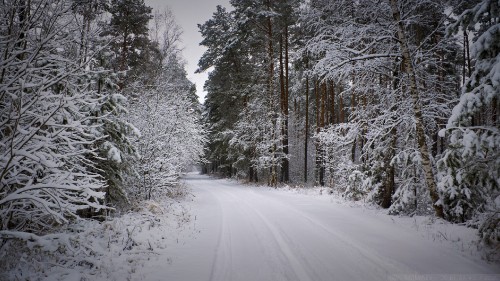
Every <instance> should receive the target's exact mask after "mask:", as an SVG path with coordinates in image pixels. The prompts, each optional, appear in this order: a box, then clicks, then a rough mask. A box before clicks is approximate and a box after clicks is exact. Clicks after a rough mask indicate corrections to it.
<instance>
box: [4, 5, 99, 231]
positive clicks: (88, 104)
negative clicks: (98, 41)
mask: <svg viewBox="0 0 500 281" xmlns="http://www.w3.org/2000/svg"><path fill="white" fill-rule="evenodd" d="M71 8H72V6H71V5H70V3H69V2H67V1H52V0H51V1H49V0H36V1H10V2H2V3H1V4H0V11H1V12H0V13H1V18H2V21H1V22H0V33H1V35H0V36H1V37H2V40H1V41H0V52H1V53H2V59H1V60H0V72H1V77H0V139H1V142H0V221H1V223H0V229H1V230H2V231H0V233H1V234H5V235H12V232H9V230H10V231H29V232H44V231H47V230H50V229H51V228H52V227H54V226H55V225H57V224H62V223H65V222H68V220H71V219H74V218H76V217H77V216H78V213H79V212H80V211H83V210H88V209H89V208H91V210H92V211H98V210H99V209H101V208H103V205H102V204H101V202H102V199H103V198H104V192H103V191H104V189H103V188H104V187H105V182H104V181H103V179H102V177H101V176H100V175H99V174H98V172H97V171H96V165H95V163H93V162H91V161H89V157H96V151H95V150H94V149H93V147H94V144H95V142H96V141H97V140H98V137H97V136H96V135H97V134H96V130H97V125H96V121H95V120H96V117H95V116H92V115H91V114H90V112H91V111H92V109H93V108H94V107H96V106H99V105H100V104H101V102H102V101H101V100H100V99H99V97H98V96H97V95H96V93H95V92H94V91H92V90H91V87H90V85H89V83H88V79H86V76H87V75H89V73H88V71H87V70H88V61H89V60H88V59H87V58H88V57H92V56H93V53H92V52H91V51H89V52H81V51H80V48H79V47H80V46H81V44H80V43H81V41H80V37H79V36H77V35H78V34H81V28H82V26H81V25H79V24H78V23H77V22H76V21H75V17H74V16H73V14H72V12H71Z"/></svg>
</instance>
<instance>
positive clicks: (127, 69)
mask: <svg viewBox="0 0 500 281" xmlns="http://www.w3.org/2000/svg"><path fill="white" fill-rule="evenodd" d="M181 33H182V31H181V29H180V28H179V26H178V25H177V24H176V23H175V19H174V17H173V15H172V13H171V12H170V11H169V10H166V11H164V12H155V13H154V14H153V13H152V9H151V8H149V7H147V6H146V5H145V4H144V1H143V0H13V1H2V2H1V3H0V56H1V58H0V238H1V239H2V240H0V241H1V244H2V246H4V245H5V243H6V242H7V241H8V238H12V237H14V238H16V237H17V238H23V237H28V236H25V235H23V234H22V233H25V232H30V233H35V234H44V233H47V232H51V231H54V229H55V228H57V226H59V225H62V224H65V223H68V222H71V221H74V220H76V219H78V218H88V217H94V218H95V217H101V218H102V217H103V216H106V215H107V214H108V213H109V212H112V211H114V210H118V211H120V210H125V209H127V208H129V207H131V206H135V205H137V204H139V203H140V202H141V201H142V200H146V199H150V198H151V197H152V196H156V195H159V194H166V195H170V196H175V193H176V192H178V191H177V189H176V185H177V180H178V177H179V176H180V173H181V172H182V171H183V170H184V169H185V168H186V167H187V165H190V164H191V163H192V162H193V161H198V159H199V157H200V155H201V154H202V152H203V145H204V139H205V137H204V134H203V127H202V125H201V121H200V117H201V115H200V113H201V110H200V105H199V103H198V101H197V97H196V95H195V87H194V85H193V84H192V83H191V82H190V81H189V80H188V79H187V78H186V72H185V70H184V64H183V61H182V58H181V50H180V46H179V39H180V36H181ZM4 239H6V240H4Z"/></svg>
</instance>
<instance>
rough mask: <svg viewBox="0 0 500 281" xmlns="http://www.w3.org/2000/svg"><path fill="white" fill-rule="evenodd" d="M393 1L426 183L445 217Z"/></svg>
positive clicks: (406, 47)
mask: <svg viewBox="0 0 500 281" xmlns="http://www.w3.org/2000/svg"><path fill="white" fill-rule="evenodd" d="M390 1H391V9H392V16H393V18H394V20H395V21H396V23H397V24H398V39H399V44H400V48H401V52H402V55H403V60H404V62H405V64H406V67H405V69H404V70H405V72H406V73H407V74H408V76H409V78H410V95H411V98H412V102H413V115H414V117H415V127H416V134H417V143H418V148H419V151H420V155H421V157H422V168H423V170H424V174H425V183H426V185H427V188H428V189H429V194H430V197H431V202H432V205H433V207H434V211H435V213H436V216H438V217H440V218H443V217H444V212H443V206H442V205H441V204H439V205H437V204H436V203H438V202H439V194H438V192H437V185H436V180H435V178H434V172H433V171H432V163H431V160H430V155H429V149H428V147H427V143H426V140H425V130H424V124H423V117H422V109H421V107H420V103H419V94H418V88H417V80H416V77H415V71H414V70H413V65H412V61H411V57H410V50H409V49H408V42H407V38H406V35H405V31H404V26H403V22H402V21H401V15H400V13H399V8H398V1H397V0H390Z"/></svg>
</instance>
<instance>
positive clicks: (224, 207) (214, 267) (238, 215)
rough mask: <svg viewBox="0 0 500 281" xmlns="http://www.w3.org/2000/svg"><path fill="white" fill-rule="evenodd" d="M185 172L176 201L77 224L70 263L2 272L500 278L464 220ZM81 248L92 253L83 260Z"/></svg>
mask: <svg viewBox="0 0 500 281" xmlns="http://www.w3.org/2000/svg"><path fill="white" fill-rule="evenodd" d="M184 180H185V183H186V184H187V185H188V186H189V187H190V189H191V192H192V195H191V196H189V197H187V199H186V200H184V201H183V202H181V203H180V204H179V203H173V204H172V201H162V202H156V203H155V202H153V201H151V202H147V204H145V205H144V206H143V207H142V208H141V209H140V210H137V211H136V212H132V213H129V214H125V215H123V216H121V217H119V218H116V219H114V220H112V221H108V222H104V223H92V224H89V225H87V226H86V227H83V228H82V229H81V230H79V232H78V233H79V234H78V239H79V240H80V242H85V243H86V244H87V246H86V248H80V249H75V250H74V252H75V254H74V256H75V257H74V260H75V261H77V262H78V266H77V267H76V268H74V267H73V269H65V268H64V267H51V268H50V269H49V266H48V263H50V262H51V261H50V258H47V257H45V258H44V259H43V260H42V261H41V262H38V263H37V264H33V263H30V264H28V263H26V264H25V265H24V266H20V267H18V268H17V271H16V272H17V273H16V272H14V273H13V274H10V275H8V276H9V277H13V276H16V277H17V278H19V277H23V278H25V279H27V280H35V279H37V278H39V279H46V280H82V279H83V280H172V281H197V280H207V281H208V280H213V281H237V280H259V281H265V280H269V281H271V280H273V281H274V280H300V281H307V280H311V281H312V280H314V281H320V280H328V281H331V280H345V281H349V280H500V267H499V266H498V264H494V263H486V262H485V261H483V260H481V258H480V255H479V254H478V252H477V249H476V246H475V244H474V241H475V240H476V239H477V238H476V236H475V230H473V229H468V228H465V227H464V226H459V225H453V224H449V223H446V222H444V221H436V220H432V219H430V218H425V217H419V218H407V217H395V216H388V215H385V214H384V211H383V210H378V209H376V208H369V206H361V205H360V204H355V203H349V202H346V201H343V200H342V199H340V198H338V197H336V196H334V195H326V193H325V192H321V190H320V189H292V188H289V189H278V190H275V189H271V188H267V187H255V186H248V185H241V184H238V183H237V182H235V181H230V180H222V179H213V178H210V177H207V176H201V175H197V174H195V173H192V174H188V175H187V176H186V177H185V179H184ZM320 193H323V194H322V195H320ZM83 255H91V256H90V257H87V258H86V259H82V256H83ZM1 259H5V256H4V257H2V258H0V260H1ZM44 262H45V263H44ZM52 262H53V261H52ZM23 271H24V272H23ZM0 279H2V278H0ZM6 279H7V280H8V279H9V278H6Z"/></svg>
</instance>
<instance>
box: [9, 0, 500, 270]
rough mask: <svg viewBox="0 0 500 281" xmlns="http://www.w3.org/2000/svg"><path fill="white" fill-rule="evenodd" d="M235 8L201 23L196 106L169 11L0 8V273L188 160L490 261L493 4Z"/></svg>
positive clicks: (493, 243)
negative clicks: (444, 240)
mask: <svg viewBox="0 0 500 281" xmlns="http://www.w3.org/2000/svg"><path fill="white" fill-rule="evenodd" d="M230 4H231V8H230V9H229V8H228V9H226V8H224V7H223V6H217V7H216V9H215V12H214V13H213V16H212V18H210V19H209V20H207V21H206V22H202V23H200V24H199V25H198V27H199V31H200V33H201V35H202V37H203V41H202V42H200V45H202V46H204V47H206V52H205V53H204V54H203V56H202V57H201V58H200V59H199V65H198V66H199V69H198V72H208V73H209V79H208V80H207V81H206V83H205V85H204V89H205V91H206V92H207V96H206V99H205V102H204V104H203V105H202V104H200V102H199V101H198V97H197V95H196V88H195V85H194V84H193V83H192V82H191V81H189V79H188V78H187V76H188V73H186V70H185V61H184V58H183V55H182V44H181V37H182V30H181V28H180V26H179V25H178V24H177V23H176V21H175V16H174V15H173V13H172V11H171V10H168V9H167V10H164V11H156V10H152V8H150V7H148V6H147V5H146V4H145V3H144V1H143V0H7V1H2V2H1V3H0V56H1V58H0V72H1V73H0V251H1V252H2V253H0V260H4V261H5V260H6V255H7V253H10V251H12V249H16V248H17V247H24V248H22V249H25V250H26V249H31V246H29V245H32V244H37V245H38V246H40V247H42V248H43V247H44V245H47V243H49V242H48V241H50V243H56V244H57V245H59V246H57V247H59V248H58V249H59V250H60V249H61V248H60V247H61V245H63V244H64V243H66V244H64V245H66V247H69V246H68V245H70V244H71V245H72V247H74V245H75V244H78V243H80V241H79V240H71V239H70V240H64V239H62V238H61V237H63V236H57V235H58V234H61V233H73V232H74V233H78V232H79V231H80V230H74V229H71V226H72V225H75V223H79V222H82V221H85V222H88V221H96V222H104V221H107V220H108V219H110V218H112V217H116V216H120V215H121V214H123V213H126V212H129V211H130V210H133V209H134V208H139V207H140V206H144V205H145V203H144V202H149V201H148V200H152V199H155V198H159V197H167V198H171V200H172V202H174V201H175V200H177V199H176V198H178V196H180V195H181V194H183V193H186V190H185V188H184V187H183V185H182V184H181V178H182V175H183V173H184V172H185V171H187V170H188V169H190V168H191V166H192V165H193V164H198V165H200V166H201V167H202V172H203V173H206V174H210V175H214V176H219V177H228V178H235V179H238V180H240V181H244V182H246V183H249V184H258V185H268V186H270V187H275V188H278V187H283V186H294V187H303V188H307V187H312V186H322V187H325V188H327V189H328V191H329V193H331V194H333V193H335V194H340V195H341V196H342V197H343V198H344V199H345V200H352V201H364V202H370V203H373V204H375V205H377V206H379V207H380V208H383V209H387V211H388V213H389V214H392V215H400V216H414V215H426V216H432V217H436V218H440V219H444V220H446V221H448V222H451V223H459V224H465V225H467V226H469V227H472V228H477V229H478V233H479V236H480V238H479V239H480V241H481V242H480V243H482V245H484V246H485V247H489V248H491V249H493V252H495V251H496V250H498V247H499V246H500V150H499V148H500V131H499V130H500V129H499V128H500V126H499V124H500V117H499V110H500V1H498V0H231V1H230ZM200 21H202V20H200ZM127 231H128V230H127ZM129 236H130V233H129ZM64 237H65V236H64ZM129 238H130V237H129ZM56 240H57V241H56ZM54 241H56V242H54ZM127 241H129V240H127ZM58 243H59V244H58ZM21 245H23V246H21ZM108 246H109V245H108ZM57 247H56V248H57ZM150 247H151V245H150ZM9 249H10V250H9ZM124 249H125V248H124ZM65 262H67V263H69V262H70V261H68V260H65ZM72 262H73V263H74V265H81V261H72ZM15 266H16V265H15V261H11V263H9V262H1V263H0V269H6V268H13V267H15ZM68 266H70V265H68ZM0 279H1V278H0Z"/></svg>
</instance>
